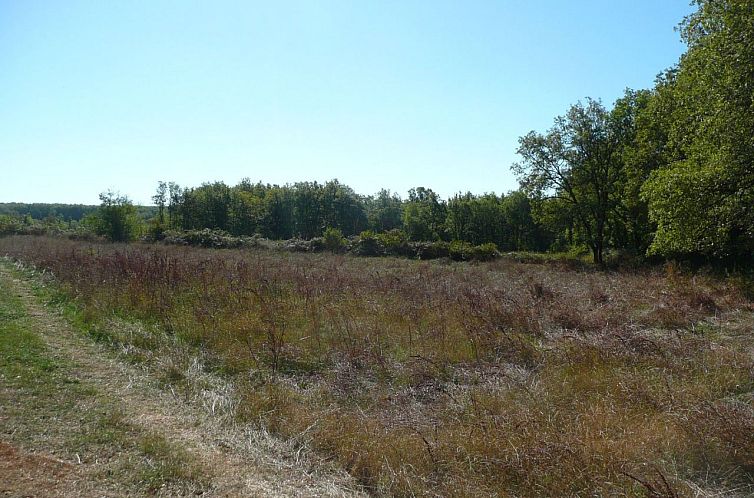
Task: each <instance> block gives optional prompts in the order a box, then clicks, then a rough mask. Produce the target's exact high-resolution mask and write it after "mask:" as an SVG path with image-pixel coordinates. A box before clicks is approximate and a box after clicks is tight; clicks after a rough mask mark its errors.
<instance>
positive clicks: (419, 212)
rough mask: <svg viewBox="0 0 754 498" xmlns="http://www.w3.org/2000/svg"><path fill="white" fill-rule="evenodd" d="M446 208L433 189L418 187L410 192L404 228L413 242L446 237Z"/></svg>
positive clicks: (405, 210)
mask: <svg viewBox="0 0 754 498" xmlns="http://www.w3.org/2000/svg"><path fill="white" fill-rule="evenodd" d="M445 218H446V206H445V203H444V202H443V201H442V199H440V197H439V196H438V195H437V194H436V193H435V192H433V191H432V189H428V188H424V187H417V188H415V189H413V188H412V189H411V190H409V192H408V202H407V203H406V205H405V207H404V210H403V227H404V230H405V232H406V233H407V234H408V236H409V238H410V239H411V240H441V239H443V238H444V237H445Z"/></svg>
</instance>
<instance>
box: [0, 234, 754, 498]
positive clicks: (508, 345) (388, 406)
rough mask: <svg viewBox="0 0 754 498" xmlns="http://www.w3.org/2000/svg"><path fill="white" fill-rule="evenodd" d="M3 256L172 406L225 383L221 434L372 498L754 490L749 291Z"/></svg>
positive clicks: (176, 257) (637, 272) (280, 257)
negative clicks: (290, 446) (286, 454)
mask: <svg viewBox="0 0 754 498" xmlns="http://www.w3.org/2000/svg"><path fill="white" fill-rule="evenodd" d="M0 255H5V256H8V257H10V258H13V259H14V260H17V261H19V262H21V263H23V264H24V265H26V266H27V267H33V268H36V270H37V274H38V275H39V274H42V277H40V278H43V279H44V281H45V282H46V283H47V284H48V285H49V286H50V288H53V289H55V292H56V296H57V297H56V299H55V302H56V303H57V304H61V303H62V304H64V305H70V306H73V307H75V308H76V309H77V310H78V312H77V313H76V315H75V316H76V317H77V320H79V322H80V323H79V325H81V326H82V327H84V328H86V329H87V330H88V331H89V332H90V334H92V335H93V336H94V337H95V338H97V339H98V340H101V341H104V342H106V343H108V344H111V345H112V346H113V348H115V349H116V350H117V351H120V352H121V354H122V355H124V357H127V358H128V359H129V361H133V362H136V363H144V364H149V365H151V367H152V368H156V369H157V370H158V371H159V372H160V376H161V377H160V378H161V382H162V383H163V385H164V386H165V388H166V389H173V390H174V391H175V392H179V393H183V394H185V395H186V396H187V397H189V396H196V397H199V398H201V396H202V395H203V394H202V393H203V392H204V391H206V390H207V389H208V387H207V386H206V385H203V384H200V383H198V382H197V381H196V379H197V378H198V375H197V371H200V372H202V373H204V374H206V375H211V376H212V377H213V378H217V379H221V380H222V382H223V386H226V387H225V388H223V389H222V392H221V393H220V394H218V395H216V396H214V397H213V398H212V401H211V403H212V406H211V409H212V410H213V411H215V410H217V412H218V413H219V414H222V415H223V416H226V417H227V420H228V423H231V424H255V425H260V426H263V427H265V428H267V429H268V430H270V431H273V432H275V433H276V434H279V435H281V436H282V437H285V438H287V439H289V440H292V441H295V442H296V444H299V445H300V447H301V448H302V449H306V450H307V451H313V452H316V453H317V454H319V455H321V456H322V457H324V458H326V459H329V460H331V461H333V462H335V463H337V464H338V465H340V466H342V467H343V468H345V469H346V470H347V471H348V472H349V473H351V474H352V475H353V476H354V477H355V478H356V479H357V480H358V482H359V483H360V484H361V485H362V486H363V487H364V489H365V490H366V491H368V492H370V493H372V494H375V495H384V496H422V495H424V496H437V495H442V496H490V495H498V496H608V495H609V496H653V497H660V496H667V497H674V496H715V495H722V494H740V495H746V494H748V493H750V492H752V491H754V486H753V485H752V484H753V483H752V477H754V401H753V398H752V393H754V356H753V355H752V353H753V352H754V349H752V344H753V343H752V335H753V334H754V314H753V312H754V304H753V303H752V300H751V292H750V288H748V287H747V285H746V283H745V282H744V281H743V280H740V279H736V278H733V277H730V278H722V277H720V276H716V275H713V274H711V273H710V274H705V273H704V272H696V273H689V272H685V271H681V269H680V268H679V267H678V266H677V265H673V264H668V265H665V266H663V267H656V268H641V269H624V270H611V271H608V270H597V269H595V268H594V267H592V266H590V265H585V264H581V263H575V262H568V261H544V260H543V261H529V262H527V261H525V260H524V261H520V260H519V261H517V260H515V259H513V258H511V257H503V258H498V259H496V260H495V261H490V262H479V263H457V262H450V261H446V260H434V261H418V260H412V259H402V258H392V257H383V258H359V257H354V256H349V255H337V254H325V253H320V254H309V253H284V252H277V251H268V250H263V249H244V250H213V249H201V248H190V247H180V246H162V245H157V244H130V245H120V244H101V243H92V242H84V241H71V240H64V239H57V238H48V237H35V236H11V237H5V238H0ZM205 398H207V397H206V396H205ZM207 399H209V398H207Z"/></svg>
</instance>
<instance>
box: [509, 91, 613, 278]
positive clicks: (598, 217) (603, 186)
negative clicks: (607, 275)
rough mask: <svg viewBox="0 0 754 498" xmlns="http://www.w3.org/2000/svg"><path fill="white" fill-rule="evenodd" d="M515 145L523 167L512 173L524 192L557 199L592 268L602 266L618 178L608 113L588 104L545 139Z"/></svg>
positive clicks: (529, 138)
mask: <svg viewBox="0 0 754 498" xmlns="http://www.w3.org/2000/svg"><path fill="white" fill-rule="evenodd" d="M519 144H520V146H519V148H518V153H519V154H520V155H521V157H522V158H523V162H521V163H519V164H516V165H514V167H513V169H514V171H515V173H516V175H517V176H518V177H519V180H520V182H521V185H522V187H523V189H524V191H525V192H527V193H528V194H529V195H531V196H532V197H533V198H535V199H548V198H550V199H559V200H560V201H561V202H562V203H563V206H564V207H567V208H568V210H569V211H570V213H571V214H572V216H573V219H574V220H575V221H576V222H577V223H578V226H579V228H580V229H581V235H582V237H583V238H584V240H585V242H586V243H587V244H588V245H589V247H590V248H591V250H592V254H593V257H594V262H595V263H598V264H602V262H603V255H604V249H605V246H606V243H607V242H608V240H607V236H608V233H609V229H610V226H609V224H610V221H611V218H612V215H613V213H614V211H615V209H616V206H618V202H619V191H618V181H619V179H620V175H621V163H620V161H619V157H618V137H617V136H616V133H615V130H614V129H613V127H612V126H611V122H610V114H609V112H608V111H607V110H606V109H605V108H604V106H603V105H602V104H601V103H599V102H597V101H594V100H591V99H589V100H587V103H586V105H583V104H580V103H579V104H576V105H573V106H571V108H570V110H569V111H568V113H567V114H566V115H565V116H560V117H558V118H556V119H555V123H554V125H553V127H552V128H551V129H550V130H549V131H548V132H547V133H546V134H544V135H542V134H539V133H536V132H533V131H532V132H530V133H528V134H527V135H525V136H523V137H521V139H520V140H519Z"/></svg>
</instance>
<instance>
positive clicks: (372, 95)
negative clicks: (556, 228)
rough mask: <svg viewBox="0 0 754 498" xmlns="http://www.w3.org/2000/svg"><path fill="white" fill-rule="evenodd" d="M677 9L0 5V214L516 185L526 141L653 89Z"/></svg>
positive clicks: (617, 4) (672, 58) (620, 0)
mask: <svg viewBox="0 0 754 498" xmlns="http://www.w3.org/2000/svg"><path fill="white" fill-rule="evenodd" d="M691 10H692V7H690V6H689V0H661V1H658V0H609V1H606V0H570V1H562V0H530V1H524V0H497V1H492V0H489V1H486V0H464V1H461V0H456V1H444V0H321V1H317V0H309V1H304V0H300V1H288V0H274V1H273V0H268V1H264V2H257V1H250V0H246V1H229V0H213V1H208V0H204V1H192V0H176V1H169V0H130V1H127V2H114V1H101V0H92V1H78V0H66V1H52V0H47V1H43V0H23V1H22V0H13V1H11V0H0V202H63V203H85V204H96V203H98V194H99V193H100V192H103V191H105V190H107V189H113V190H117V191H119V192H121V193H123V194H126V195H128V196H129V197H130V198H131V199H132V200H134V201H135V202H136V203H142V204H147V203H150V197H151V196H152V195H153V193H154V190H155V187H156V184H157V182H158V181H159V180H165V181H175V182H177V183H179V184H180V185H182V186H198V185H200V184H201V183H203V182H208V181H224V182H226V183H228V184H230V185H233V184H236V183H237V182H238V181H239V180H241V179H242V178H244V177H249V178H251V179H252V180H253V181H257V180H261V181H262V182H264V183H276V184H285V183H293V182H296V181H315V180H316V181H320V182H322V181H326V180H329V179H333V178H337V179H338V180H340V181H341V182H342V183H345V184H347V185H349V186H351V187H352V188H354V190H356V192H358V193H361V194H372V193H375V192H377V191H378V190H379V189H381V188H387V189H390V190H392V191H394V192H397V193H399V194H400V195H402V196H404V197H405V195H406V192H407V191H408V189H410V188H412V187H417V186H425V187H429V188H432V189H433V190H435V191H436V192H438V193H439V194H441V195H442V196H443V197H449V196H451V195H452V194H454V193H455V192H466V191H471V192H473V193H477V194H481V193H484V192H496V193H503V192H507V191H509V190H513V189H515V188H516V187H517V182H516V178H515V176H514V175H513V174H512V173H511V171H510V166H511V164H512V163H514V162H515V161H516V160H517V156H516V148H517V141H518V137H520V136H522V135H524V134H526V133H527V132H528V131H530V130H537V131H542V132H543V131H545V130H546V129H547V128H549V127H550V125H551V124H552V121H553V119H554V118H555V117H556V116H557V115H560V114H563V113H565V112H566V111H567V109H568V107H569V106H570V105H571V104H574V103H576V102H578V101H580V100H582V101H583V100H584V99H585V98H586V97H592V98H597V99H601V100H602V101H603V103H605V104H606V105H610V104H612V103H613V102H614V101H615V99H616V98H618V97H620V96H621V94H622V93H623V91H624V90H625V88H627V87H630V88H649V87H651V86H652V85H653V82H654V79H655V76H656V75H657V74H658V73H660V72H661V71H662V70H663V69H665V68H667V67H670V66H671V65H673V64H674V63H676V62H677V60H678V58H679V56H680V55H681V54H682V53H683V52H684V50H685V46H684V45H683V43H682V42H681V41H680V37H679V34H678V33H677V32H676V31H675V30H674V28H675V26H676V25H677V24H678V23H679V22H680V21H681V20H682V18H683V17H684V16H685V15H687V14H689V13H690V12H691Z"/></svg>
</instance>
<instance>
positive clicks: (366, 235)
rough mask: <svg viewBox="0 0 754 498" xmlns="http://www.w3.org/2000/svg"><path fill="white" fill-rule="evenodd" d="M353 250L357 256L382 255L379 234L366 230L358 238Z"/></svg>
mask: <svg viewBox="0 0 754 498" xmlns="http://www.w3.org/2000/svg"><path fill="white" fill-rule="evenodd" d="M351 252H352V253H353V254H355V255H356V256H380V255H382V253H383V250H382V247H381V244H380V241H379V239H378V238H377V234H375V233H374V232H373V231H371V230H366V231H364V232H361V233H360V234H359V237H358V239H357V240H356V241H355V242H354V244H353V246H352V248H351Z"/></svg>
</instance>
